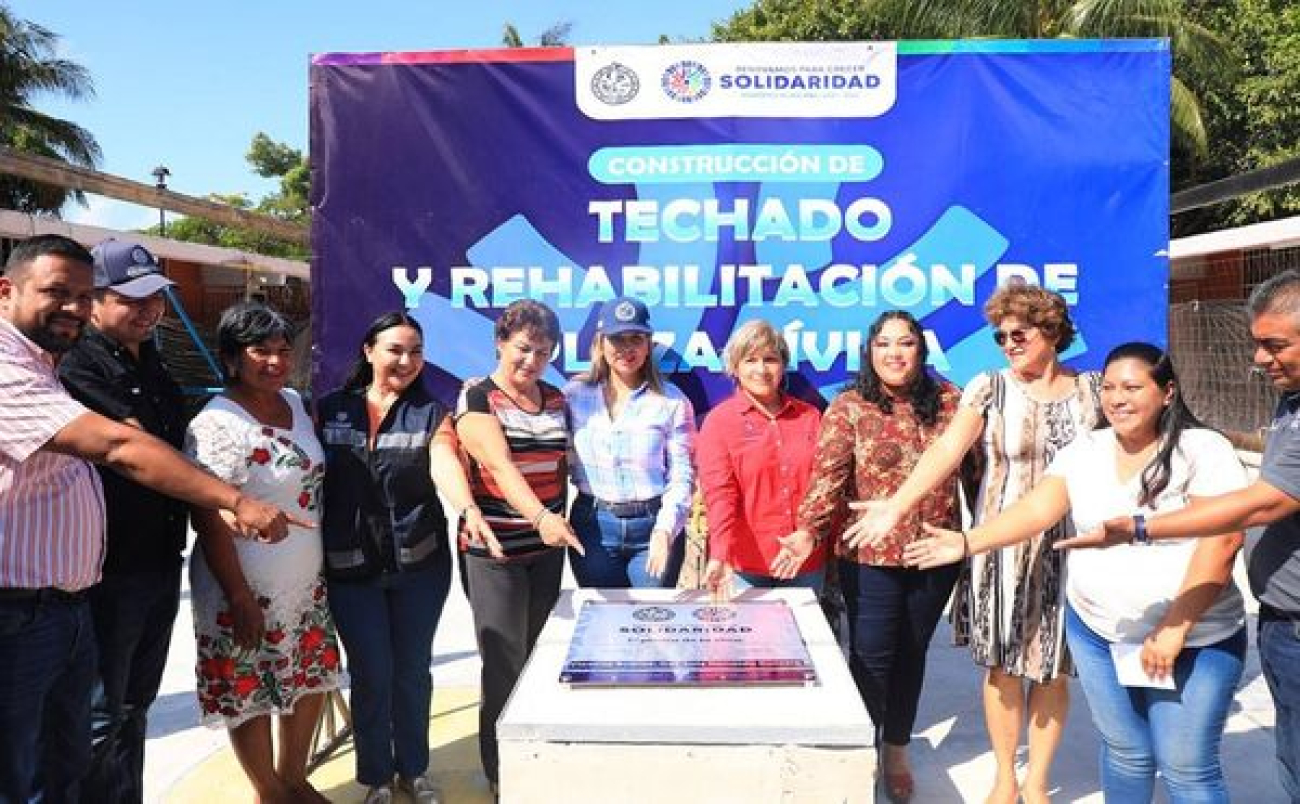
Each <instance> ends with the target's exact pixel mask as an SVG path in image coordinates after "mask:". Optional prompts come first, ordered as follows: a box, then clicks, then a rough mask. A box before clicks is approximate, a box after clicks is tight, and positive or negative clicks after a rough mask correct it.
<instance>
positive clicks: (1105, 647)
mask: <svg viewBox="0 0 1300 804" xmlns="http://www.w3.org/2000/svg"><path fill="white" fill-rule="evenodd" d="M1065 638H1066V640H1067V641H1068V642H1069V645H1070V654H1071V655H1072V656H1073V657H1074V662H1075V666H1076V667H1078V669H1079V683H1080V685H1081V686H1082V687H1083V694H1084V695H1085V696H1087V698H1088V706H1089V707H1090V708H1091V709H1092V720H1093V724H1094V725H1096V727H1097V731H1099V732H1100V733H1101V790H1102V794H1103V795H1104V796H1105V798H1106V801H1107V802H1118V804H1129V803H1130V802H1143V803H1144V804H1145V802H1149V801H1150V800H1151V796H1152V794H1153V793H1154V792H1155V777H1156V770H1159V771H1160V775H1161V777H1162V778H1163V779H1164V782H1165V790H1166V792H1167V793H1168V795H1169V800H1170V801H1171V802H1173V804H1179V802H1185V801H1186V802H1191V801H1197V802H1203V801H1214V802H1220V801H1221V802H1226V801H1228V788H1227V785H1226V784H1225V783H1224V780H1223V768H1222V766H1221V765H1220V763H1219V744H1220V743H1221V742H1222V740H1223V726H1224V723H1225V722H1226V721H1227V719H1228V710H1229V708H1230V707H1231V706H1232V694H1233V692H1234V691H1235V690H1236V689H1237V682H1238V681H1240V680H1241V670H1242V666H1243V664H1244V661H1245V656H1246V629H1245V628H1242V629H1240V630H1239V631H1237V633H1235V634H1233V635H1232V636H1230V637H1228V638H1227V639H1224V640H1222V641H1220V642H1216V643H1214V644H1213V645H1206V646H1204V647H1200V648H1184V649H1183V651H1182V653H1180V654H1178V658H1177V659H1176V660H1175V661H1174V681H1175V683H1176V684H1177V689H1175V690H1158V689H1151V688H1147V687H1123V686H1120V683H1119V681H1118V679H1117V676H1116V671H1115V662H1114V660H1113V659H1112V658H1111V653H1110V645H1111V643H1110V642H1108V641H1107V640H1106V639H1104V638H1102V637H1101V636H1100V635H1098V634H1097V633H1096V632H1095V631H1093V630H1092V629H1091V628H1089V627H1088V626H1087V625H1085V624H1084V622H1083V620H1081V619H1079V615H1077V614H1075V612H1074V609H1072V608H1070V607H1068V606H1067V607H1066V611H1065Z"/></svg>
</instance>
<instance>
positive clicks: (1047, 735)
mask: <svg viewBox="0 0 1300 804" xmlns="http://www.w3.org/2000/svg"><path fill="white" fill-rule="evenodd" d="M984 315H985V317H986V318H987V319H988V321H989V323H990V324H992V325H993V327H994V333H993V337H994V339H995V340H996V341H997V343H998V345H999V346H1001V347H1002V350H1003V353H1004V354H1005V355H1006V358H1007V362H1008V363H1009V364H1010V365H1009V366H1008V367H1007V368H1005V369H1002V370H1001V371H992V372H987V373H985V374H981V375H979V376H977V377H976V378H974V379H973V380H971V382H970V383H969V384H968V385H967V386H966V389H965V391H964V392H963V393H962V398H961V404H960V405H959V407H958V410H957V413H956V415H955V416H954V417H953V420H952V424H950V425H949V427H948V429H947V430H946V431H944V433H943V435H942V436H940V437H939V438H938V439H937V440H936V441H935V443H934V444H933V445H931V446H930V447H929V448H928V449H927V450H926V452H925V454H924V455H923V456H922V457H921V459H920V461H919V462H918V463H917V465H916V468H915V469H914V470H913V471H912V473H911V475H910V476H909V477H908V479H907V481H906V482H904V483H903V485H902V486H901V487H899V489H898V491H896V492H895V493H894V494H893V495H892V496H891V497H889V498H888V499H885V500H878V501H863V502H857V503H853V504H852V507H853V508H854V509H856V510H859V511H863V512H864V513H863V515H862V517H861V518H860V519H858V520H857V521H855V522H853V523H852V524H851V525H850V526H849V527H848V529H847V530H846V531H845V534H844V537H843V538H844V542H845V546H846V547H847V548H849V549H857V548H859V547H861V546H863V545H868V546H873V547H877V546H879V545H881V544H883V543H884V542H885V540H886V539H887V538H888V536H889V534H890V533H891V532H893V531H894V529H895V528H896V527H897V526H898V524H899V523H900V522H901V521H902V520H903V517H904V516H905V515H906V514H907V512H908V511H911V510H912V509H913V508H915V507H916V505H917V504H918V503H920V502H921V500H923V499H924V498H925V497H926V495H928V494H929V493H930V492H931V491H933V490H934V489H935V488H937V487H938V486H939V485H940V484H942V483H943V482H945V481H946V480H947V479H948V478H949V477H951V475H952V473H953V472H954V471H956V470H957V468H958V466H959V465H960V464H961V462H962V459H963V458H964V457H965V455H966V453H967V452H968V451H969V450H971V448H973V447H975V446H976V444H978V445H979V448H980V451H981V453H982V457H983V461H984V472H983V479H982V481H981V483H980V489H979V494H978V495H977V499H976V501H975V507H974V512H973V513H974V517H975V521H976V522H983V521H985V520H988V519H991V518H992V517H994V516H996V515H997V514H998V513H999V512H1001V511H1002V509H1004V508H1006V507H1008V506H1009V505H1011V504H1012V503H1014V502H1015V501H1016V500H1018V499H1020V497H1021V496H1023V495H1024V494H1025V493H1026V492H1027V491H1028V490H1029V489H1031V488H1033V487H1034V485H1035V484H1036V483H1037V482H1038V481H1039V480H1041V479H1042V477H1043V473H1044V471H1045V470H1046V468H1047V465H1048V464H1049V463H1050V462H1051V460H1052V458H1054V457H1055V456H1056V454H1057V453H1058V452H1059V451H1060V450H1061V449H1063V448H1064V447H1065V446H1066V445H1067V444H1069V443H1070V442H1071V441H1073V440H1074V439H1075V438H1076V437H1078V436H1079V435H1080V434H1081V433H1086V432H1088V431H1089V430H1092V429H1093V428H1094V427H1095V426H1096V424H1097V422H1098V421H1099V420H1100V418H1101V413H1100V400H1099V398H1098V389H1099V385H1100V375H1098V374H1097V373H1096V372H1087V373H1082V374H1081V373H1076V372H1074V371H1072V370H1070V369H1068V368H1066V367H1065V366H1063V365H1062V364H1061V362H1060V359H1059V355H1060V353H1061V352H1064V351H1065V350H1066V349H1067V348H1068V347H1069V345H1070V343H1071V342H1072V341H1073V340H1074V324H1073V322H1071V320H1070V316H1069V312H1068V310H1067V309H1066V304H1065V300H1064V299H1063V298H1061V296H1060V295H1059V294H1057V293H1053V292H1051V291H1048V290H1044V289H1043V288H1039V287H1034V286H1029V285H1024V284H1019V285H1008V286H1005V287H1002V288H1000V289H999V290H998V291H997V292H995V293H994V294H993V296H992V297H991V298H990V299H989V300H988V302H987V303H986V304H985V306H984ZM1069 528H1070V526H1069V523H1068V522H1067V521H1061V522H1054V523H1050V526H1046V527H1044V529H1043V531H1042V532H1041V533H1039V534H1037V535H1036V536H1035V537H1034V538H1033V539H1030V540H1029V541H1027V542H1025V543H1022V544H1018V545H1016V546H1014V547H1008V548H1006V549H1003V550H997V551H994V552H991V553H989V554H987V555H980V556H974V557H972V559H971V561H970V564H969V567H968V568H967V571H966V572H965V573H964V574H963V576H962V578H961V579H960V580H959V582H958V590H957V593H956V597H955V601H954V605H953V612H954V616H953V619H954V631H955V632H956V636H957V640H958V642H959V644H968V645H969V646H970V650H971V655H972V657H973V658H974V660H975V662H976V663H977V664H979V665H981V666H982V667H985V668H987V674H986V677H985V683H984V717H985V721H986V725H987V727H988V732H989V739H990V741H991V742H992V744H993V753H994V757H995V758H996V760H997V776H996V779H995V780H994V784H993V788H992V790H991V791H990V793H989V796H988V801H989V802H992V803H993V804H1002V803H1003V802H1006V803H1007V804H1010V803H1011V802H1015V801H1016V800H1017V798H1023V799H1024V800H1025V801H1026V802H1027V804H1040V803H1041V802H1046V801H1047V791H1048V789H1049V785H1048V776H1049V772H1050V769H1051V763H1052V759H1053V757H1054V756H1055V753H1056V748H1057V746H1058V745H1059V744H1060V741H1061V734H1062V731H1063V729H1064V727H1065V717H1066V714H1067V712H1068V710H1069V687H1068V686H1067V683H1068V678H1067V676H1068V674H1069V672H1070V670H1071V665H1070V660H1069V655H1068V653H1067V651H1066V649H1065V644H1064V608H1063V606H1062V597H1063V590H1064V576H1063V574H1062V558H1061V555H1060V554H1059V553H1058V552H1057V551H1056V550H1054V549H1052V544H1053V543H1054V542H1055V541H1057V540H1058V539H1061V538H1065V536H1066V535H1067V531H1069ZM1026 720H1027V721H1028V732H1029V740H1028V742H1029V765H1028V768H1027V770H1026V773H1025V778H1024V780H1023V781H1021V780H1018V779H1017V778H1016V769H1015V756H1016V749H1017V747H1018V746H1019V744H1020V737H1021V733H1022V730H1024V728H1025V723H1026Z"/></svg>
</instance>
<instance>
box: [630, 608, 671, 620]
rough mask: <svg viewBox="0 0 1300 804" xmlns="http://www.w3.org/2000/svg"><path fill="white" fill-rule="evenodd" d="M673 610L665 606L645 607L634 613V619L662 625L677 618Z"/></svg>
mask: <svg viewBox="0 0 1300 804" xmlns="http://www.w3.org/2000/svg"><path fill="white" fill-rule="evenodd" d="M676 616H677V615H676V614H673V610H672V609H666V608H664V607H663V606H645V607H643V608H639V609H635V610H633V612H632V619H634V620H637V621H639V622H643V623H662V622H667V621H668V620H671V619H672V618H674V617H676Z"/></svg>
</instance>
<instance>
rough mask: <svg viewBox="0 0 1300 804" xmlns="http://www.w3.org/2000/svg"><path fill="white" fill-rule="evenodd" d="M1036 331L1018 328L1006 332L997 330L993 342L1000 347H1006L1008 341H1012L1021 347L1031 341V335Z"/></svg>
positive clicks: (1030, 328) (994, 331)
mask: <svg viewBox="0 0 1300 804" xmlns="http://www.w3.org/2000/svg"><path fill="white" fill-rule="evenodd" d="M1034 329H1036V328H1035V327H1017V328H1015V329H1013V330H1008V331H1006V332H1003V331H1002V330H1000V329H995V330H993V342H994V343H996V344H997V345H998V346H1006V345H1007V341H1008V340H1010V341H1011V342H1012V343H1014V344H1015V345H1016V346H1020V345H1022V344H1023V343H1024V342H1025V341H1027V340H1029V333H1030V332H1032V331H1033V330H1034Z"/></svg>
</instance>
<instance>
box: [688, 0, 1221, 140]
mask: <svg viewBox="0 0 1300 804" xmlns="http://www.w3.org/2000/svg"><path fill="white" fill-rule="evenodd" d="M1145 36H1153V37H1162V36H1167V37H1169V38H1170V40H1171V41H1172V42H1173V48H1174V54H1175V63H1176V64H1177V65H1178V68H1179V69H1176V70H1175V72H1176V74H1177V73H1179V72H1180V70H1181V67H1182V65H1183V64H1184V63H1185V62H1186V63H1190V64H1196V65H1198V66H1202V69H1216V68H1217V69H1223V67H1224V66H1225V65H1227V64H1228V63H1229V62H1228V61H1227V59H1226V50H1225V47H1224V43H1223V41H1222V40H1221V39H1220V38H1219V37H1218V36H1217V35H1215V34H1214V33H1213V32H1212V31H1211V30H1209V29H1208V28H1206V27H1204V26H1201V25H1199V24H1198V23H1197V22H1196V21H1195V20H1193V19H1191V18H1189V17H1188V16H1187V15H1185V14H1183V13H1182V3H1181V2H1179V0H1039V1H1038V2H1032V3H1026V2H1024V0H856V1H855V0H807V2H800V1H799V0H758V2H756V3H755V4H754V5H753V6H752V7H750V8H748V9H744V10H742V11H739V12H737V13H736V14H735V15H733V16H732V18H731V19H730V20H728V21H726V22H723V23H721V24H719V25H716V26H714V38H715V39H719V40H722V41H771V40H778V41H780V40H791V41H829V40H853V39H963V38H978V37H1000V38H1015V39H1042V38H1056V37H1145ZM1171 107H1172V117H1171V123H1172V128H1173V136H1174V140H1175V144H1176V145H1177V146H1178V147H1179V148H1180V149H1181V150H1183V151H1185V152H1187V153H1189V154H1191V155H1193V156H1203V155H1204V154H1205V153H1206V147H1207V138H1206V131H1205V123H1204V121H1203V119H1202V115H1201V110H1200V107H1199V105H1198V103H1197V100H1196V95H1195V93H1193V92H1192V91H1191V90H1190V89H1189V88H1188V86H1187V85H1186V84H1185V83H1184V82H1182V81H1181V80H1180V79H1179V78H1178V76H1177V75H1175V78H1174V88H1173V93H1172V96H1171Z"/></svg>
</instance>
